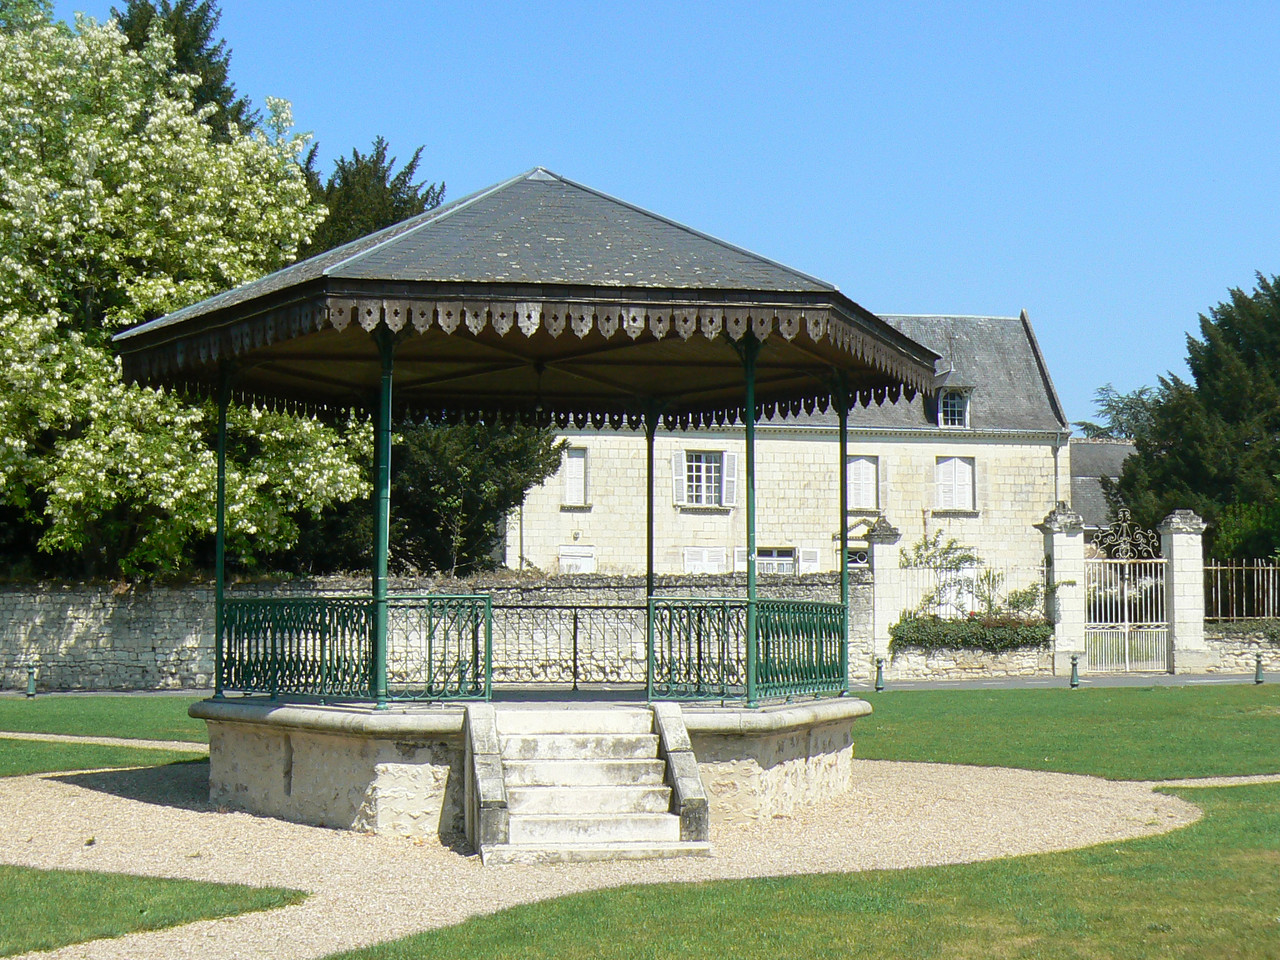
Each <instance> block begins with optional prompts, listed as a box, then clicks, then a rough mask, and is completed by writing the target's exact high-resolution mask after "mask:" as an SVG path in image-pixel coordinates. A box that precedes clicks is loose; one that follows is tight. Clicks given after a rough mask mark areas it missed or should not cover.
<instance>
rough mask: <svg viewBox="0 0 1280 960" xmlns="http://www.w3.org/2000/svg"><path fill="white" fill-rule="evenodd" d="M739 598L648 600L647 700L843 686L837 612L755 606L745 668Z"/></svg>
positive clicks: (818, 606)
mask: <svg viewBox="0 0 1280 960" xmlns="http://www.w3.org/2000/svg"><path fill="white" fill-rule="evenodd" d="M748 607H749V602H748V601H747V600H745V599H741V598H732V599H702V598H685V597H680V598H670V597H663V598H654V600H653V601H652V617H653V661H652V678H651V681H650V688H649V695H650V697H651V698H655V699H673V700H717V699H722V700H733V699H739V700H740V699H745V700H747V701H748V702H754V701H756V700H757V699H761V698H773V697H786V696H796V695H802V694H815V693H840V692H842V691H844V689H845V688H846V685H847V671H848V638H847V633H846V624H845V608H844V607H843V606H842V605H840V604H838V603H819V602H814V601H805V600H772V599H770V600H757V601H756V616H755V625H756V637H757V640H756V644H755V652H756V658H755V659H756V662H755V671H754V674H752V673H751V671H750V669H749V665H748V647H749V644H748V642H747V637H748V634H747V622H748V616H747V611H748Z"/></svg>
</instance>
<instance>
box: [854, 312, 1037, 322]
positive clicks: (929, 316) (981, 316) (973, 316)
mask: <svg viewBox="0 0 1280 960" xmlns="http://www.w3.org/2000/svg"><path fill="white" fill-rule="evenodd" d="M876 316H877V317H883V318H885V319H886V320H887V319H889V318H890V317H892V318H893V319H894V320H1008V321H1009V322H1010V323H1017V322H1018V321H1019V320H1020V319H1021V318H1020V317H1005V316H992V315H990V314H985V313H877V314H876Z"/></svg>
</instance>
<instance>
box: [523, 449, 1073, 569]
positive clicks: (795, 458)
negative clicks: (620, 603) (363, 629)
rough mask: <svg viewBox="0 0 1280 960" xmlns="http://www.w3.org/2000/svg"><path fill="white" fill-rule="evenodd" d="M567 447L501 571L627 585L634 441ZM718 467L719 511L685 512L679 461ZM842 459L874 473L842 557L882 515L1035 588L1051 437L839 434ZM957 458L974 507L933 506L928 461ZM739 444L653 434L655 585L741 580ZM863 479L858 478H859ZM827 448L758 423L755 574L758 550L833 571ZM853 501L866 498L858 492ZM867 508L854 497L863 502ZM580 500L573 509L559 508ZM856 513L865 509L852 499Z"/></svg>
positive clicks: (639, 519)
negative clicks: (578, 574) (725, 490)
mask: <svg viewBox="0 0 1280 960" xmlns="http://www.w3.org/2000/svg"><path fill="white" fill-rule="evenodd" d="M562 437H563V439H564V440H565V442H566V443H567V444H568V446H569V448H570V449H573V450H578V451H585V497H582V496H580V492H581V489H582V488H581V486H580V484H581V481H580V480H578V479H577V476H578V474H577V471H578V470H580V469H581V457H577V458H576V460H577V462H575V463H574V464H573V468H572V469H573V470H574V471H575V473H574V475H573V477H570V476H568V475H567V474H568V470H567V469H566V466H565V465H567V464H568V463H569V459H568V456H566V459H565V461H564V463H563V464H562V468H561V470H560V472H558V473H557V474H555V475H554V476H552V477H551V478H550V479H548V480H547V481H546V482H545V483H544V484H542V485H540V486H537V487H535V488H533V489H532V490H531V491H530V492H529V495H528V496H527V497H526V499H525V502H524V505H523V506H522V507H521V508H520V509H518V510H515V511H512V513H511V514H510V515H509V517H508V525H507V537H506V565H507V566H508V567H511V568H513V569H519V568H520V567H521V566H522V565H523V566H524V567H526V568H530V567H532V568H535V569H537V570H541V571H544V572H547V573H555V572H558V571H563V570H565V569H581V568H582V565H583V564H584V562H585V563H586V565H587V567H588V568H592V569H594V570H595V571H596V572H599V573H618V574H637V573H641V572H643V570H644V568H645V526H646V455H645V440H644V436H643V434H641V433H634V432H628V431H622V432H619V431H608V430H606V431H576V432H566V433H564V434H562ZM690 452H693V453H697V452H710V453H717V454H720V455H721V459H722V462H723V463H724V464H725V473H726V474H728V472H729V469H730V467H729V465H730V464H732V465H733V469H734V470H735V477H734V486H735V487H736V489H734V490H733V491H732V496H731V497H729V496H726V497H725V499H726V500H729V501H731V502H728V503H726V505H723V506H691V505H688V504H680V503H678V502H677V500H678V498H679V496H680V487H681V485H682V482H683V478H682V477H681V476H680V470H681V466H682V464H683V463H684V458H685V457H686V455H687V454H688V453H690ZM848 453H849V456H850V457H851V458H860V459H861V460H862V461H864V462H866V461H871V462H872V463H873V464H874V470H875V478H874V498H873V502H872V503H870V504H868V505H867V506H863V507H855V508H851V509H850V511H849V514H848V523H849V526H850V536H851V548H852V549H857V550H862V551H865V549H866V540H865V534H866V531H867V529H868V528H869V527H870V526H871V525H872V524H873V523H874V522H875V520H876V519H877V518H879V517H882V516H883V517H884V518H885V519H886V520H887V521H888V522H890V523H891V524H893V526H895V527H896V528H897V529H898V530H899V531H900V532H901V534H902V540H901V545H902V546H904V547H906V546H910V545H911V544H913V543H915V542H917V541H919V540H920V539H921V538H922V537H924V536H926V535H932V534H933V533H934V532H935V531H938V530H941V531H942V532H943V535H944V536H945V537H954V538H955V539H956V540H958V541H960V542H961V543H963V544H966V545H968V546H971V547H973V548H974V549H975V550H976V551H977V552H978V554H979V555H980V556H981V557H982V558H983V560H984V561H986V562H988V563H990V564H993V565H995V566H998V567H1001V568H1005V569H1025V570H1026V571H1027V574H1028V582H1030V581H1031V579H1034V577H1035V575H1036V571H1037V570H1038V568H1039V565H1040V563H1041V561H1042V560H1043V558H1044V540H1043V537H1042V535H1041V534H1040V533H1039V532H1038V531H1037V530H1036V524H1038V523H1040V522H1041V521H1042V520H1043V518H1044V516H1045V514H1046V513H1048V512H1049V511H1050V510H1051V509H1052V508H1053V506H1054V504H1055V503H1056V502H1057V501H1058V500H1059V499H1061V498H1062V497H1063V496H1065V493H1064V491H1066V490H1069V489H1070V473H1069V464H1068V462H1067V458H1068V451H1067V448H1066V446H1065V439H1064V436H1063V435H1062V434H1058V433H1053V432H1024V433H1014V432H1008V433H1003V434H1002V433H997V432H994V431H969V430H963V431H962V430H956V431H940V430H937V429H935V430H931V431H928V430H919V431H914V432H912V431H905V430H904V431H878V432H876V431H868V430H865V429H851V430H850V438H849V444H848ZM947 458H961V459H963V460H967V461H971V463H972V467H973V479H974V482H973V492H972V503H971V504H969V505H967V506H966V507H951V506H948V507H942V506H940V499H941V494H940V491H939V482H938V478H937V472H938V464H939V461H940V460H943V459H947ZM745 463H746V457H745V441H744V439H743V435H742V431H741V430H733V431H729V430H724V431H716V432H710V431H696V432H695V431H690V432H686V433H669V434H668V433H662V432H659V433H658V435H657V437H656V438H655V441H654V543H655V551H654V554H655V555H654V568H655V570H656V571H657V572H659V573H664V574H680V573H690V572H702V571H703V570H704V569H706V566H705V565H708V564H709V565H712V566H714V565H715V564H717V563H719V564H721V565H722V566H721V569H723V570H730V569H738V570H742V569H744V568H745V544H746V508H745V494H744V484H745V469H746V468H745ZM864 469H866V468H864ZM839 471H840V462H839V436H838V432H837V430H836V428H834V427H803V426H794V427H788V426H776V425H772V424H761V425H760V426H759V427H758V428H757V432H756V544H757V548H758V549H759V550H760V551H761V554H760V556H761V560H760V563H761V565H762V566H761V569H765V566H764V565H766V564H768V563H769V561H770V559H771V557H770V553H769V551H773V550H781V551H789V552H790V553H789V556H790V557H791V558H792V560H793V563H794V565H795V568H796V569H797V570H798V572H801V573H804V572H813V571H834V570H838V569H839V560H838V552H839V547H840V541H839V533H840V517H839V512H840V510H839V508H840V501H839ZM864 489H865V488H864ZM864 496H865V495H864ZM576 500H584V501H585V502H582V503H577V502H571V501H576ZM864 502H865V500H864Z"/></svg>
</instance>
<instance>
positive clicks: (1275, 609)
mask: <svg viewBox="0 0 1280 960" xmlns="http://www.w3.org/2000/svg"><path fill="white" fill-rule="evenodd" d="M1204 606H1205V610H1204V615H1205V618H1206V619H1209V620H1262V619H1272V618H1276V617H1280V561H1277V560H1210V561H1209V562H1208V563H1206V564H1205V565H1204Z"/></svg>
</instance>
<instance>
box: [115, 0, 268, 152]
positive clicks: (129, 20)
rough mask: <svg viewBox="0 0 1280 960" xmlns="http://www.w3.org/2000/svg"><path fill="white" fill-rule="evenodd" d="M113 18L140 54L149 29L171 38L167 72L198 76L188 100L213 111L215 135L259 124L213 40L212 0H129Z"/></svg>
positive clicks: (223, 48) (216, 14)
mask: <svg viewBox="0 0 1280 960" xmlns="http://www.w3.org/2000/svg"><path fill="white" fill-rule="evenodd" d="M111 15H112V16H113V17H115V18H116V20H117V22H118V24H119V26H120V29H121V30H123V31H124V35H125V36H126V37H128V38H129V46H130V47H132V48H133V49H134V50H136V51H138V52H139V53H141V52H142V50H143V49H144V48H145V47H146V45H147V40H148V39H149V38H150V36H151V30H152V27H153V26H156V25H158V26H159V27H160V28H161V29H162V30H164V31H165V32H166V33H167V34H168V35H169V36H170V37H171V38H172V39H173V62H172V64H171V66H170V70H171V71H172V72H174V73H185V74H190V75H191V76H194V77H195V78H196V85H195V87H194V89H192V91H191V99H192V101H193V102H194V103H195V105H196V106H197V107H204V106H211V107H212V108H213V113H212V114H211V115H210V117H209V125H210V127H211V128H212V129H213V131H214V136H215V137H217V138H219V139H226V138H228V137H230V135H231V134H230V126H231V124H235V126H236V128H237V129H238V130H240V131H245V132H247V131H249V130H251V129H253V128H254V127H255V126H257V125H258V124H259V123H260V121H261V117H260V116H259V115H258V114H257V113H256V112H255V111H254V110H253V108H252V106H251V105H250V103H249V101H248V100H246V99H245V98H244V97H241V96H239V95H238V94H237V93H236V88H235V85H234V84H232V83H231V81H230V80H229V79H228V71H229V69H230V66H231V51H230V50H228V49H227V42H226V41H225V40H223V39H220V38H218V36H217V30H218V23H219V22H220V21H221V20H222V12H221V11H220V10H219V9H218V5H217V3H215V2H214V0H198V2H197V0H177V2H176V3H174V2H172V0H160V2H159V4H158V5H157V4H156V3H155V2H154V0H128V3H127V4H126V6H125V8H124V10H123V11H121V10H119V9H118V8H116V7H112V8H111Z"/></svg>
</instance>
